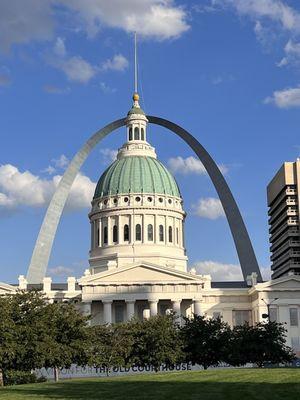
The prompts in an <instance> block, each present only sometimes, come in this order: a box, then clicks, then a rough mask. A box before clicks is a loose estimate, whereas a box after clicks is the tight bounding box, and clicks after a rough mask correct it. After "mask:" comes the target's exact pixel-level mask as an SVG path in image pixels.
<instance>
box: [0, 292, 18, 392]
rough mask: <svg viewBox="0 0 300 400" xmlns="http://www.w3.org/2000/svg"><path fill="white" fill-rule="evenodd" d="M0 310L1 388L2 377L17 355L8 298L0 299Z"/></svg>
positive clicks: (2, 383)
mask: <svg viewBox="0 0 300 400" xmlns="http://www.w3.org/2000/svg"><path fill="white" fill-rule="evenodd" d="M0 310H1V318H0V386H3V385H4V381H3V375H4V374H5V371H6V370H9V369H11V366H12V364H13V360H14V358H15V357H16V353H17V347H16V340H15V339H16V337H15V331H14V324H13V320H12V318H11V302H10V297H8V296H3V297H0Z"/></svg>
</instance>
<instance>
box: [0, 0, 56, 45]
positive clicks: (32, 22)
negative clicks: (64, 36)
mask: <svg viewBox="0 0 300 400" xmlns="http://www.w3.org/2000/svg"><path fill="white" fill-rule="evenodd" d="M53 29H54V21H53V18H52V10H51V2H50V1H49V0H43V1H41V0H22V2H20V0H9V1H5V0H4V1H0V31H1V35H0V49H1V50H3V51H8V50H9V49H10V48H11V46H12V45H13V44H23V43H29V42H31V41H32V40H41V41H44V40H49V39H51V38H52V35H53Z"/></svg>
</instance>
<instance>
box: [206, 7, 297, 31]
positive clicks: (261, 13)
mask: <svg viewBox="0 0 300 400" xmlns="http://www.w3.org/2000/svg"><path fill="white" fill-rule="evenodd" d="M212 4H214V5H220V6H221V7H228V6H229V7H231V8H233V9H234V10H235V11H236V12H237V13H238V14H239V15H244V16H248V17H250V18H252V19H253V20H254V21H255V22H256V21H257V20H259V19H268V20H270V21H273V22H276V23H277V24H279V26H280V27H281V28H283V29H284V30H287V31H290V32H292V33H299V32H300V13H299V12H298V11H297V10H296V9H294V8H292V7H290V6H289V5H288V4H286V3H284V2H283V1H281V0H212Z"/></svg>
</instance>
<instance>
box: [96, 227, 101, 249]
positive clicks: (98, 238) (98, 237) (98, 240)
mask: <svg viewBox="0 0 300 400" xmlns="http://www.w3.org/2000/svg"><path fill="white" fill-rule="evenodd" d="M96 240H97V242H96V247H99V242H100V231H99V228H97V239H96Z"/></svg>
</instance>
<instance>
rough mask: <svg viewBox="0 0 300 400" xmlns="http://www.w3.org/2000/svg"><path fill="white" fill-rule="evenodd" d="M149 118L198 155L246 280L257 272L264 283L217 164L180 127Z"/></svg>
mask: <svg viewBox="0 0 300 400" xmlns="http://www.w3.org/2000/svg"><path fill="white" fill-rule="evenodd" d="M147 118H148V120H149V122H151V123H152V124H156V125H161V126H163V127H165V128H167V129H169V130H171V131H172V132H174V133H176V134H177V135H178V136H180V137H181V139H183V140H184V141H185V142H186V143H187V144H188V145H189V146H190V147H191V148H192V149H193V150H194V152H195V153H196V154H197V156H198V157H199V159H200V160H201V162H202V164H203V165H204V167H205V169H206V171H207V173H208V175H209V176H210V179H211V180H212V182H213V184H214V187H215V189H216V191H217V193H218V196H219V198H220V201H221V203H222V206H223V209H224V212H225V214H226V217H227V221H228V224H229V227H230V230H231V234H232V236H233V240H234V243H235V247H236V251H237V253H238V257H239V261H240V265H241V269H242V273H243V277H244V280H246V278H247V276H248V275H251V273H252V272H255V273H256V274H257V280H258V281H259V282H262V276H261V272H260V269H259V266H258V263H257V259H256V256H255V253H254V250H253V247H252V243H251V240H250V238H249V235H248V232H247V229H246V226H245V224H244V221H243V218H242V216H241V213H240V210H239V208H238V206H237V204H236V201H235V200H234V197H233V195H232V193H231V190H230V189H229V186H228V185H227V182H226V180H225V178H224V176H223V174H222V173H221V171H220V170H219V168H218V166H217V164H216V163H215V162H214V160H213V159H212V157H211V156H210V155H209V153H208V152H207V151H206V150H205V148H204V147H203V146H202V145H201V144H200V143H199V142H198V140H197V139H195V138H194V136H192V135H191V134H190V133H188V132H187V131H186V130H185V129H183V128H181V127H180V126H179V125H176V124H174V123H173V122H170V121H168V120H166V119H163V118H158V117H153V116H147Z"/></svg>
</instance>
